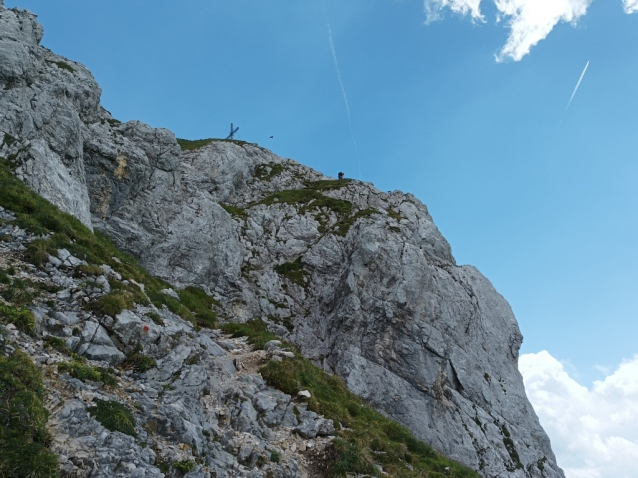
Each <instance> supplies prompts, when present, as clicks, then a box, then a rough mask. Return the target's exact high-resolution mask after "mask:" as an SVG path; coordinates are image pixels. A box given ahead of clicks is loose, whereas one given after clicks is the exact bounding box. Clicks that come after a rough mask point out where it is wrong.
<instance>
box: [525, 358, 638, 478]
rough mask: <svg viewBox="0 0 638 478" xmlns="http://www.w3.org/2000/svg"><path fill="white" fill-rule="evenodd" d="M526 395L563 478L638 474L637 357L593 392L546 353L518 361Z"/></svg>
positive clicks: (616, 477)
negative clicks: (543, 429) (548, 440)
mask: <svg viewBox="0 0 638 478" xmlns="http://www.w3.org/2000/svg"><path fill="white" fill-rule="evenodd" d="M519 369H520V371H521V374H522V375H523V380H524V382H525V389H526V391H527V395H528V397H529V399H530V402H531V403H532V405H533V406H534V409H535V410H536V413H537V414H538V416H539V418H540V421H541V424H542V425H543V428H545V431H546V432H547V434H548V435H549V437H550V439H551V440H552V448H553V449H554V452H555V453H556V457H557V459H558V464H559V466H561V467H563V469H564V470H565V474H566V475H567V478H635V477H636V476H637V474H638V472H637V471H636V470H638V426H636V424H638V355H636V356H635V357H634V358H633V359H632V360H628V361H625V362H623V363H622V364H621V365H620V366H619V367H618V369H617V370H616V371H615V372H614V373H612V374H611V375H609V376H607V377H606V378H605V379H604V380H602V381H596V382H594V384H593V387H592V388H591V389H588V388H586V387H583V386H582V385H580V384H578V383H577V382H576V381H575V380H574V379H572V378H571V377H570V376H569V374H568V373H567V372H566V371H565V368H564V367H563V365H562V364H561V363H560V362H559V361H558V360H556V359H555V358H554V357H552V356H551V355H550V354H549V353H548V352H546V351H542V352H539V353H537V354H525V355H522V356H521V357H520V359H519Z"/></svg>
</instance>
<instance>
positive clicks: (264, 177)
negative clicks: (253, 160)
mask: <svg viewBox="0 0 638 478" xmlns="http://www.w3.org/2000/svg"><path fill="white" fill-rule="evenodd" d="M283 171H284V165H283V164H280V163H268V164H260V165H259V166H257V167H256V168H255V177H256V178H257V179H259V180H260V181H270V180H271V179H272V178H274V177H275V176H278V175H280V174H281V173H282V172H283Z"/></svg>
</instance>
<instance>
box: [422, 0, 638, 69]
mask: <svg viewBox="0 0 638 478" xmlns="http://www.w3.org/2000/svg"><path fill="white" fill-rule="evenodd" d="M481 1H483V0H424V9H425V14H426V23H430V22H432V21H435V20H439V19H440V18H441V11H442V10H443V9H445V8H449V9H450V10H452V11H453V12H454V13H458V14H461V15H470V16H471V17H472V18H473V19H474V20H483V19H484V17H483V15H482V14H481V10H480V5H481ZM491 1H492V2H494V4H495V6H496V8H497V10H498V15H497V21H501V20H505V21H506V22H507V24H508V26H509V28H510V35H509V37H508V38H507V42H506V43H505V46H504V47H503V48H502V49H501V51H500V53H499V54H498V55H497V56H496V60H497V61H503V60H506V59H512V60H514V61H519V60H520V59H522V58H523V57H524V56H525V55H527V54H528V53H529V51H530V49H531V48H532V47H533V46H534V45H536V44H537V43H538V42H539V41H541V40H544V39H545V38H546V37H547V35H549V33H550V32H551V31H552V30H553V29H554V27H555V26H556V25H557V24H558V23H560V22H570V23H575V22H577V21H578V19H579V18H580V17H582V16H583V15H585V13H587V7H589V4H590V3H591V2H592V1H593V0H491ZM623 2H624V3H625V11H627V13H630V9H634V10H632V11H638V0H623Z"/></svg>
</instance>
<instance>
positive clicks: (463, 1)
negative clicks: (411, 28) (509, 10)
mask: <svg viewBox="0 0 638 478" xmlns="http://www.w3.org/2000/svg"><path fill="white" fill-rule="evenodd" d="M628 1H631V0H628ZM636 1H638V0H636ZM480 6H481V0H424V3H423V9H424V10H425V23H431V22H434V21H436V20H440V19H441V10H443V9H444V8H449V9H450V10H452V11H453V12H454V13H459V14H461V15H467V14H469V15H470V16H471V17H472V19H473V20H480V21H483V15H481V8H480Z"/></svg>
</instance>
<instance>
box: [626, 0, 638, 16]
mask: <svg viewBox="0 0 638 478" xmlns="http://www.w3.org/2000/svg"><path fill="white" fill-rule="evenodd" d="M622 3H623V5H624V7H625V13H635V12H638V0H623V1H622Z"/></svg>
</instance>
